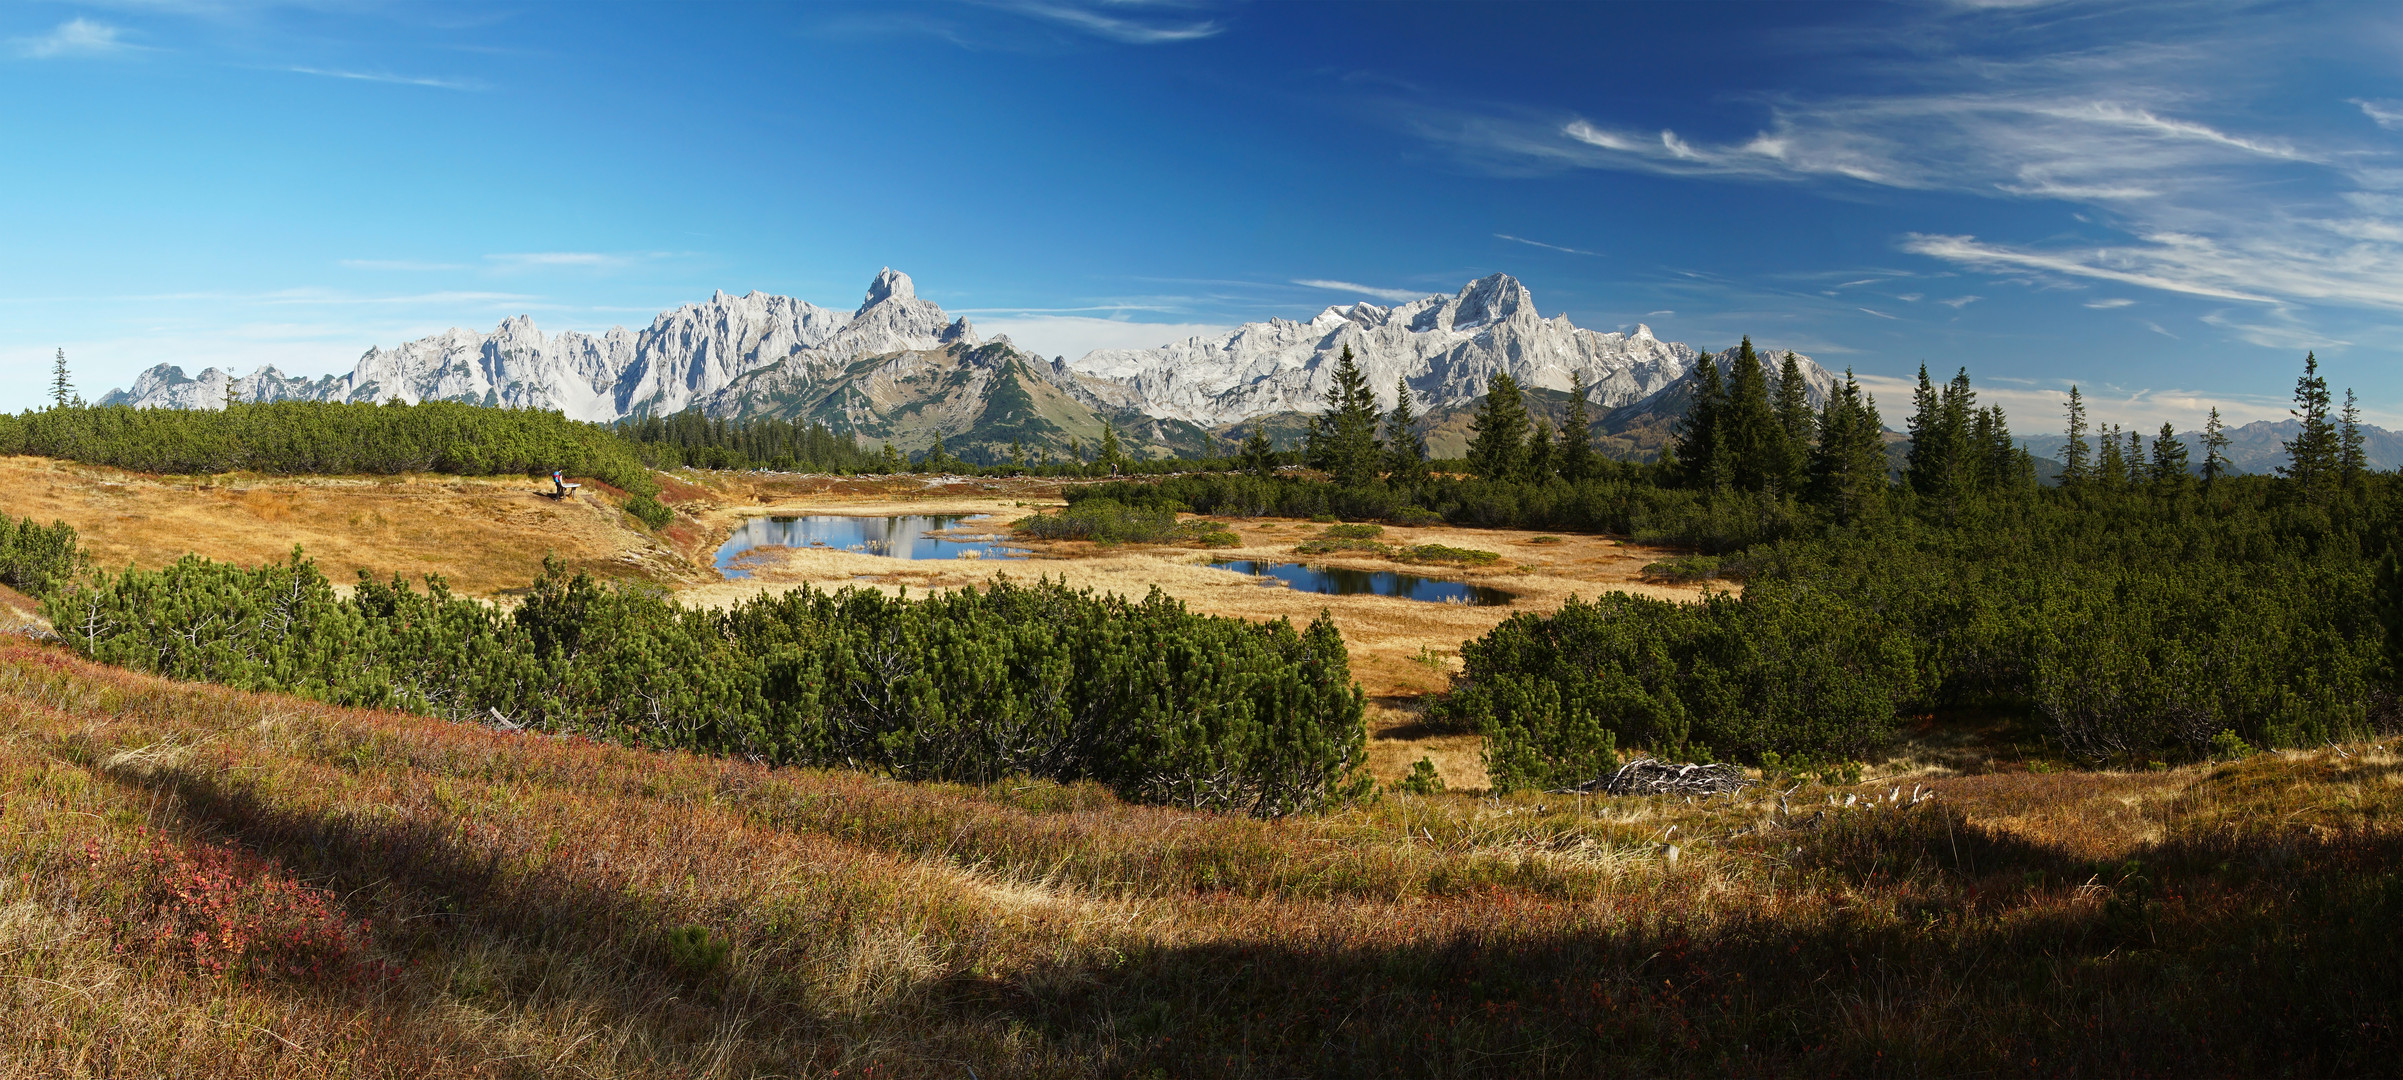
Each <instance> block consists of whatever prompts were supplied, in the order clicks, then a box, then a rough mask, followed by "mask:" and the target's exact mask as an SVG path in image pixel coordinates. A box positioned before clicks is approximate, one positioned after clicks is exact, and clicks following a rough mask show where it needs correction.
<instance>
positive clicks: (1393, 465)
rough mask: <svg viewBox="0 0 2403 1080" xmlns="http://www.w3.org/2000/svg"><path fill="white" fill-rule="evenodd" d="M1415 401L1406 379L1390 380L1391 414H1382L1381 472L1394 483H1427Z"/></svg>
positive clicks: (1421, 437)
mask: <svg viewBox="0 0 2403 1080" xmlns="http://www.w3.org/2000/svg"><path fill="white" fill-rule="evenodd" d="M1418 420H1419V417H1418V399H1417V398H1416V397H1414V396H1412V395H1411V393H1410V380H1408V379H1401V378H1397V379H1395V380H1394V381H1393V411H1392V412H1389V413H1386V414H1385V471H1386V473H1387V474H1388V475H1389V476H1391V478H1392V480H1393V482H1394V483H1396V484H1412V485H1416V484H1423V483H1426V482H1427V439H1426V437H1425V436H1424V435H1422V434H1420V433H1419V430H1418Z"/></svg>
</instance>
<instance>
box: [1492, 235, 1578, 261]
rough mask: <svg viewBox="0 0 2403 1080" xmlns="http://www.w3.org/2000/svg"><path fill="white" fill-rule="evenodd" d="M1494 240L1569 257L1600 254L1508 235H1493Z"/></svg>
mask: <svg viewBox="0 0 2403 1080" xmlns="http://www.w3.org/2000/svg"><path fill="white" fill-rule="evenodd" d="M1494 239H1496V240H1508V241H1510V242H1511V243H1514V244H1525V245H1527V246H1528V247H1539V248H1543V249H1545V250H1547V251H1558V252H1562V253H1564V254H1569V255H1592V256H1596V257H1599V256H1600V255H1601V254H1602V253H1601V252H1599V251H1586V250H1584V249H1583V248H1573V247H1562V246H1560V245H1559V244H1547V243H1544V242H1543V241H1541V240H1529V239H1527V238H1526V237H1524V236H1512V235H1510V234H1509V233H1495V234H1494Z"/></svg>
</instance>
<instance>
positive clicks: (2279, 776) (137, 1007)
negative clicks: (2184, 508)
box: [0, 637, 2403, 1077]
mask: <svg viewBox="0 0 2403 1080" xmlns="http://www.w3.org/2000/svg"><path fill="white" fill-rule="evenodd" d="M0 731H4V732H5V735H0V1071H5V1072H8V1073H12V1074H17V1075H64V1076H136V1075H139V1076H160V1075H178V1076H244V1077H250V1076H260V1077H265V1076H296V1077H297V1076H337V1075H339V1076H382V1075H395V1076H398V1075H406V1076H551V1075H578V1076H679V1077H682V1076H753V1075H779V1076H837V1075H842V1076H919V1075H927V1076H945V1077H956V1076H968V1075H974V1076H977V1077H997V1076H1297V1075H1361V1076H1396V1075H1425V1076H1455V1075H1506V1076H1547V1075H1558V1076H1593V1075H1604V1074H1618V1073H1687V1074H1691V1073H1713V1074H1721V1073H1743V1074H1792V1073H1807V1074H1830V1073H1841V1074H1850V1075H1909V1074H1924V1073H1992V1074H2011V1075H2031V1074H2068V1073H2076V1074H2087V1073H2114V1074H2119V1073H2159V1074H2179V1075H2196V1074H2211V1075H2233V1074H2243V1075H2266V1074H2281V1075H2283V1074H2305V1075H2326V1074H2332V1073H2361V1072H2388V1071H2392V1069H2393V1067H2394V1061H2395V1060H2396V1059H2395V1054H2396V1051H2397V1049H2398V1045H2397V1041H2398V1028H2399V1026H2403V1005H2399V1002H2403V985H2399V984H2403V949H2399V948H2398V946H2397V944H2396V939H2395V937H2394V934H2393V928H2394V926H2395V925H2396V923H2397V921H2398V918H2403V873H2398V872H2397V869H2396V868H2397V865H2398V860H2397V855H2398V854H2399V853H2403V824H2399V823H2403V819H2399V817H2398V811H2403V759H2399V758H2398V756H2397V755H2396V754H2395V753H2394V752H2393V750H2392V749H2391V748H2388V747H2383V746H2379V745H2375V744H2369V743H2354V744H2345V745H2339V746H2330V747H2326V748H2322V749H2319V750H2313V751H2301V752H2286V753H2274V754H2262V755H2257V756H2252V757H2249V758H2245V759H2242V760H2233V761H2227V762H2220V763H2205V764H2195V765H2189V766H2184V767H2178V768H2169V769H2160V770H2154V771H2143V772H2107V771H2098V772H2034V771H2026V770H2025V768H2024V767H2018V766H2012V767H2008V768H2009V771H1992V772H1987V773H1984V774H1979V775H1961V776H1951V777H1945V778H1940V779H1927V780H1923V781H1919V782H1913V781H1910V780H1902V781H1899V782H1897V781H1893V780H1884V781H1875V782H1871V783H1866V784H1861V785H1856V786H1852V787H1822V786H1817V785H1811V786H1804V787H1799V788H1796V789H1794V790H1792V791H1790V792H1785V793H1783V795H1782V797H1781V795H1780V793H1779V792H1773V791H1763V790H1762V789H1754V791H1753V793H1751V794H1749V795H1746V796H1742V797H1738V798H1735V799H1719V800H1711V801H1704V802H1693V803H1687V802H1684V801H1682V800H1674V799H1646V798H1622V799H1610V798H1603V799H1573V798H1570V797H1566V796H1558V795H1517V796H1510V797H1504V798H1491V797H1481V796H1474V795H1465V794H1436V795H1428V796H1410V795H1398V794H1388V795H1385V796H1383V797H1381V798H1379V799H1376V800H1374V801H1371V802H1368V803H1364V804H1357V805H1354V806H1352V807H1350V808H1347V809H1344V810H1340V811H1337V812H1334V813H1330V814H1326V815H1322V816H1303V817H1295V818H1290V819H1287V820H1283V821H1261V820H1254V819H1249V818H1241V817H1232V816H1221V815H1208V814H1194V813H1188V812H1181V811H1177V810H1172V809H1166V808H1160V807H1146V806H1134V805H1127V804H1123V803H1120V802H1119V801H1117V800H1116V799H1114V798H1112V797H1111V796H1110V795H1109V794H1108V793H1107V792H1105V791H1102V790H1100V789H1097V788H1093V787H1089V786H1061V785H1056V784H1047V783H1031V782H1022V783H1005V784H997V785H993V786H990V787H984V788H976V787H961V786H949V785H935V784H902V783H895V782H890V781H883V780H878V779H875V778H872V777H868V776H865V775H861V774H856V773H843V772H820V771H808V770H790V769H787V770H773V771H771V770H769V769H766V768H762V767H759V766H756V765H751V764H748V763H745V762H741V761H731V760H724V759H715V758H705V757H697V756H690V755H683V754H674V753H662V752H650V751H641V750H633V749H627V748H623V747H617V746H610V745H603V744H598V743H592V742H587V741H585V740H582V739H576V738H555V737H551V736H545V735H537V734H524V733H510V732H501V731H493V730H485V729H480V728H475V727H468V726H461V725H454V724H448V723H443V722H440V721H436V720H431V719H427V718H423V717H418V716H413V715H407V714H399V713H383V712H366V711H355V710H344V709H338V708H334V707H330V706H326V705H323V704H319V703H315V702H310V701H305V700H301V699H297V698H291V697H284V696H279V695H270V694H247V693H240V692H236V691H232V690H227V689H223V688H218V687H212V686H202V685H195V684H185V683H175V682H170V681H167V680H164V679H160V678H157V677H153V676H148V675H142V674H138V673H133V672H128V671H124V670H120V669H113V668H107V667H101V666H97V665H93V664H90V663H86V662H84V661H81V660H78V659H76V658H74V657H73V656H72V655H71V654H69V653H67V652H66V651H65V650H63V649H60V648H57V647H54V646H44V645H37V644H32V643H29V642H27V641H25V640H23V639H18V638H13V637H0ZM1928 791H1933V792H1934V795H1933V796H1932V797H1926V792H1928Z"/></svg>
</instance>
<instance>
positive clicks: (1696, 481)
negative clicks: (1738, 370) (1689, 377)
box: [1671, 356, 1732, 489]
mask: <svg viewBox="0 0 2403 1080" xmlns="http://www.w3.org/2000/svg"><path fill="white" fill-rule="evenodd" d="M1726 409H1727V388H1726V384H1725V383H1724V382H1722V381H1721V380H1720V378H1719V364H1718V361H1716V360H1713V359H1711V358H1710V357H1708V356H1704V357H1703V358H1702V365H1701V367H1700V369H1699V370H1697V371H1695V372H1694V397H1693V400H1692V401H1690V402H1688V403H1687V404H1686V409H1685V418H1684V419H1682V420H1680V421H1678V423H1677V438H1676V441H1675V442H1674V443H1672V444H1671V448H1672V450H1673V451H1674V452H1675V453H1676V455H1677V468H1678V470H1679V471H1680V472H1681V473H1683V474H1684V479H1685V483H1686V485H1687V486H1688V487H1697V488H1704V489H1713V488H1721V487H1726V486H1727V485H1728V484H1729V482H1730V481H1731V479H1732V477H1731V475H1730V471H1729V470H1728V468H1727V465H1728V462H1727V454H1726V445H1727V444H1726V432H1725V431H1724V430H1723V429H1722V428H1721V426H1720V422H1719V421H1720V416H1721V414H1723V413H1724V412H1726Z"/></svg>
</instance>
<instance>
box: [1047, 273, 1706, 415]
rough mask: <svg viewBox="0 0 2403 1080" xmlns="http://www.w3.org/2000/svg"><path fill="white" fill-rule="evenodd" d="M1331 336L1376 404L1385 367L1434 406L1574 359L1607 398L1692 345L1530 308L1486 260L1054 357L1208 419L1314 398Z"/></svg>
mask: <svg viewBox="0 0 2403 1080" xmlns="http://www.w3.org/2000/svg"><path fill="white" fill-rule="evenodd" d="M1345 348H1350V349H1351V350H1352V355H1353V358H1354V360H1355V361H1357V362H1358V363H1359V364H1360V366H1361V369H1362V371H1363V372H1364V373H1365V374H1366V375H1367V376H1368V381H1369V385H1370V386H1372V387H1374V388H1375V389H1376V392H1377V400H1378V404H1379V405H1380V406H1382V407H1385V408H1391V407H1392V406H1393V403H1394V399H1395V393H1394V384H1395V381H1396V380H1397V379H1398V380H1401V381H1405V382H1407V383H1409V385H1410V392H1411V394H1412V395H1413V396H1414V397H1416V398H1418V399H1419V401H1420V403H1421V405H1422V406H1423V407H1426V408H1445V407H1450V406H1459V405H1466V404H1469V403H1471V402H1473V401H1475V400H1477V399H1478V398H1481V397H1483V396H1484V395H1485V392H1486V389H1487V387H1488V386H1490V385H1491V384H1492V382H1493V378H1494V376H1496V375H1499V374H1502V373H1505V372H1507V373H1508V374H1509V375H1510V376H1511V377H1512V378H1513V379H1516V380H1518V382H1519V384H1520V385H1521V386H1529V387H1542V388H1545V389H1549V390H1561V391H1566V390H1568V389H1569V388H1570V386H1571V384H1572V379H1573V377H1574V376H1575V375H1577V374H1580V373H1582V374H1583V375H1584V376H1585V385H1586V396H1587V397H1588V398H1589V399H1590V400H1592V401H1593V402H1594V403H1595V404H1597V405H1599V406H1602V407H1603V408H1609V407H1612V406H1616V405H1621V404H1625V403H1627V402H1631V401H1635V400H1638V399H1640V398H1643V397H1646V396H1648V395H1650V394H1653V393H1655V392H1657V391H1659V390H1660V389H1662V388H1664V387H1666V386H1667V385H1669V384H1670V383H1671V382H1674V381H1675V380H1676V379H1677V378H1678V377H1679V376H1682V375H1684V374H1685V373H1686V372H1687V371H1688V370H1690V369H1692V367H1693V365H1694V363H1695V361H1696V360H1697V359H1699V358H1700V356H1701V355H1702V354H1701V353H1700V352H1698V351H1697V350H1695V349H1693V348H1692V347H1690V346H1687V345H1684V344H1680V343H1678V342H1669V341H1662V340H1660V339H1659V338H1656V337H1654V336H1653V334H1652V329H1651V328H1650V327H1648V326H1642V325H1638V326H1637V327H1636V328H1635V330H1634V331H1633V332H1631V333H1624V334H1621V333H1599V332H1596V331H1592V330H1586V329H1582V328H1579V327H1577V326H1575V325H1573V324H1571V323H1570V322H1569V320H1568V317H1567V316H1565V315H1556V316H1553V317H1552V318H1549V319H1546V318H1543V317H1542V316H1540V315H1539V314H1537V312H1536V309H1535V298H1534V296H1533V295H1532V294H1530V293H1529V292H1528V291H1527V287H1526V286H1524V285H1522V284H1520V283H1519V281H1518V279H1516V278H1513V277H1511V276H1510V275H1508V274H1493V275H1490V276H1487V277H1483V278H1479V279H1477V280H1475V281H1472V282H1469V283H1468V284H1467V285H1466V286H1463V287H1462V288H1461V290H1460V292H1459V293H1458V294H1456V295H1452V296H1444V295H1441V294H1438V295H1433V296H1428V297H1424V298H1422V299H1418V300H1412V301H1409V302H1407V303H1404V304H1400V305H1397V306H1394V307H1390V308H1388V307H1380V306H1378V305H1376V304H1371V303H1366V302H1361V303H1356V304H1346V305H1340V306H1336V307H1330V308H1327V309H1326V310H1324V311H1321V312H1319V313H1318V315H1317V316H1316V317H1314V318H1312V319H1310V320H1309V321H1307V322H1296V321H1293V320H1290V319H1271V320H1269V321H1267V322H1256V323H1246V324H1245V325H1243V326H1240V327H1237V328H1235V329H1234V330H1233V331H1230V332H1228V333H1225V334H1221V335H1218V336H1215V337H1194V338H1188V339H1186V340H1184V341H1180V342H1174V343H1171V344H1168V345H1163V346H1160V347H1159V348H1156V349H1099V350H1095V351H1093V352H1090V353H1087V354H1085V355H1084V356H1083V357H1081V358H1079V359H1077V360H1073V361H1069V362H1068V363H1067V364H1066V365H1065V371H1066V373H1067V374H1069V375H1070V376H1072V377H1073V378H1075V379H1076V381H1077V383H1078V385H1079V386H1080V387H1081V388H1083V389H1084V390H1085V391H1086V392H1088V393H1090V394H1092V395H1093V396H1094V397H1096V398H1098V399H1100V400H1102V401H1105V402H1108V403H1110V404H1113V405H1119V406H1122V407H1130V408H1139V409H1142V410H1143V411H1144V412H1146V413H1148V414H1150V415H1153V416H1160V417H1165V418H1171V419H1178V420H1188V421H1192V422H1194V423H1197V424H1203V425H1208V426H1219V425H1224V424H1228V423H1235V422H1240V421H1243V420H1246V419H1249V418H1251V417H1255V416H1261V415H1266V414H1271V413H1279V412H1316V411H1318V410H1320V409H1322V408H1323V407H1324V404H1323V400H1324V398H1325V396H1326V393H1327V390H1328V388H1329V387H1330V386H1331V385H1332V384H1333V381H1334V372H1335V360H1336V358H1338V357H1339V356H1341V355H1342V352H1343V350H1344V349H1345Z"/></svg>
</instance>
